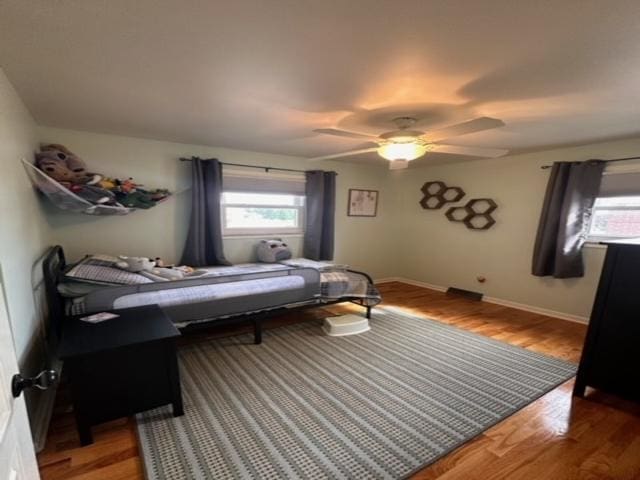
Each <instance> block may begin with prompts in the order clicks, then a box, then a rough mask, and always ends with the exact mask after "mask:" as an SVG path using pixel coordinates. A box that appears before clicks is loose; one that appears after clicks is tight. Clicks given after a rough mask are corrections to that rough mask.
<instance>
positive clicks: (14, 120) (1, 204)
mask: <svg viewBox="0 0 640 480" xmlns="http://www.w3.org/2000/svg"><path fill="white" fill-rule="evenodd" d="M37 145H38V142H37V136H36V125H35V123H34V121H33V119H32V118H31V115H30V114H29V112H28V111H27V109H26V107H25V106H24V104H23V103H22V101H21V100H20V98H19V97H18V95H17V94H16V92H15V90H14V89H13V87H12V86H11V84H10V83H9V81H8V80H7V78H6V76H5V75H4V73H3V72H2V70H0V170H1V171H2V179H3V186H2V188H1V189H0V223H1V227H0V264H1V265H2V274H3V277H4V281H5V287H6V290H7V291H6V295H7V303H8V308H9V315H10V317H11V322H12V328H13V336H14V342H15V347H16V353H17V355H18V358H19V359H20V360H21V363H22V360H23V358H22V357H23V356H24V355H25V354H26V351H27V350H28V349H29V347H30V344H32V343H33V340H34V335H35V334H36V331H37V329H38V328H39V325H40V318H39V312H38V311H37V309H36V307H35V305H34V295H33V288H34V287H35V283H37V282H38V278H37V277H38V276H39V273H38V272H37V271H36V272H34V275H33V276H32V268H33V265H34V262H35V261H36V259H37V258H38V257H40V256H41V255H42V253H43V252H44V250H45V248H46V246H47V245H48V243H49V228H48V226H47V222H46V221H45V220H44V215H43V212H42V208H41V206H40V202H39V200H38V197H37V196H36V195H35V193H34V191H33V188H32V187H31V184H30V183H29V180H28V178H27V175H26V174H25V172H24V169H23V167H22V164H21V163H20V160H21V159H22V158H25V159H27V160H30V161H31V160H32V158H33V152H34V151H36V150H37Z"/></svg>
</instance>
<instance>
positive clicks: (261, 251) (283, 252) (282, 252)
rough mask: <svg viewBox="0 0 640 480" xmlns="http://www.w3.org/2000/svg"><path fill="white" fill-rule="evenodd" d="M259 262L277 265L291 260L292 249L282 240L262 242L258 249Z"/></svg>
mask: <svg viewBox="0 0 640 480" xmlns="http://www.w3.org/2000/svg"><path fill="white" fill-rule="evenodd" d="M256 253H257V256H258V261H259V262H263V263H275V262H281V261H282V260H288V259H290V258H291V249H290V248H289V246H288V245H287V244H286V243H284V242H283V241H282V239H281V238H272V239H269V240H260V243H258V246H257V247H256Z"/></svg>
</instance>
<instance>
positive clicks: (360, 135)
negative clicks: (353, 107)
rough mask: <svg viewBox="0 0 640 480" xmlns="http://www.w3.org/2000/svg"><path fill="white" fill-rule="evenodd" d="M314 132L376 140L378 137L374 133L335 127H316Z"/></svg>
mask: <svg viewBox="0 0 640 480" xmlns="http://www.w3.org/2000/svg"><path fill="white" fill-rule="evenodd" d="M314 132H316V133H324V134H325V135H334V136H336V137H347V138H368V139H373V140H378V137H376V136H375V135H369V134H367V133H358V132H348V131H347V130H339V129H337V128H316V129H315V130H314Z"/></svg>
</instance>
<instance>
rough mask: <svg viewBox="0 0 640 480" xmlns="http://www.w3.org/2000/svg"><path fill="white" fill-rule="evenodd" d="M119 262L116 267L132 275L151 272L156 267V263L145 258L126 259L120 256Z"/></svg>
mask: <svg viewBox="0 0 640 480" xmlns="http://www.w3.org/2000/svg"><path fill="white" fill-rule="evenodd" d="M118 258H119V259H120V261H119V262H118V263H116V267H118V268H121V269H123V270H127V271H129V272H133V273H143V272H151V271H152V270H153V268H154V267H155V266H156V262H154V261H152V260H149V259H148V258H145V257H126V256H124V255H120V256H119V257H118Z"/></svg>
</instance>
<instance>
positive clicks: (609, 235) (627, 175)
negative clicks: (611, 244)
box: [588, 161, 640, 241]
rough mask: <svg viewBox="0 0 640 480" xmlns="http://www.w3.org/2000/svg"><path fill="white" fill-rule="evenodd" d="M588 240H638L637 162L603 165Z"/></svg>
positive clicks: (639, 187) (639, 182)
mask: <svg viewBox="0 0 640 480" xmlns="http://www.w3.org/2000/svg"><path fill="white" fill-rule="evenodd" d="M588 238H589V240H590V241H602V240H612V239H625V238H640V162H631V161H630V162H619V163H612V164H610V165H607V168H606V169H605V171H604V175H603V177H602V183H601V185H600V193H599V194H598V198H597V199H596V202H595V204H594V207H593V211H592V215H591V223H590V226H589V235H588Z"/></svg>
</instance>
